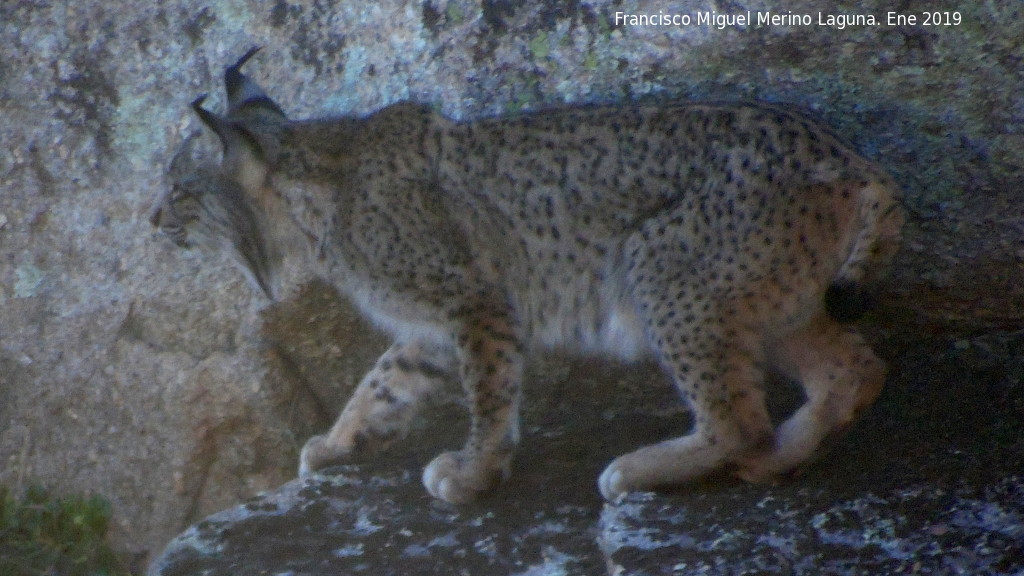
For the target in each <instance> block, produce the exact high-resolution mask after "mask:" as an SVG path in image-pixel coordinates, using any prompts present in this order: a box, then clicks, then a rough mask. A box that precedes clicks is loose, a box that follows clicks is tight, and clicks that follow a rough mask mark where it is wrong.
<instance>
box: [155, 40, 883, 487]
mask: <svg viewBox="0 0 1024 576" xmlns="http://www.w3.org/2000/svg"><path fill="white" fill-rule="evenodd" d="M253 53H254V51H251V52H250V53H248V54H246V55H245V56H244V57H243V58H242V59H241V60H239V62H238V63H236V64H234V65H233V66H230V67H228V68H227V70H226V72H225V84H226V88H227V96H228V98H227V100H228V106H227V112H226V113H225V114H224V115H218V114H215V113H212V112H209V111H208V110H206V109H205V108H203V106H202V99H199V100H197V101H196V102H194V104H193V108H194V109H195V112H196V113H197V114H198V115H199V116H200V118H201V119H202V120H203V122H204V123H205V124H206V125H207V126H208V127H210V128H211V129H212V130H213V131H214V132H215V133H216V134H217V135H218V136H219V137H220V140H221V141H222V143H223V147H224V152H223V159H222V160H221V161H220V162H215V161H212V160H211V161H206V160H203V159H201V158H195V157H194V156H195V155H194V154H188V153H183V154H180V155H179V157H178V158H177V159H176V160H175V162H174V163H173V165H172V172H173V174H172V176H173V180H174V185H173V186H172V188H171V189H170V190H169V192H168V193H166V194H165V195H164V196H163V197H162V198H161V199H159V201H158V203H157V206H156V208H155V210H154V212H153V216H152V220H153V222H154V224H156V225H158V226H160V227H161V228H163V229H164V230H165V231H166V232H168V233H169V234H170V235H171V237H172V238H174V239H175V240H176V241H177V242H178V243H179V244H181V245H185V246H187V245H191V244H193V243H195V244H201V245H206V246H212V247H214V248H216V249H218V250H223V251H225V252H227V253H228V254H230V255H231V256H232V257H233V258H234V259H235V261H236V262H237V263H238V264H239V265H240V268H241V269H242V270H243V271H244V272H245V273H246V274H247V275H248V276H249V277H250V278H251V279H252V280H253V282H254V284H255V285H256V286H257V287H258V288H259V289H260V290H262V291H264V292H266V293H267V294H268V295H272V294H273V293H274V290H275V286H276V283H277V278H276V276H277V270H278V268H279V265H280V264H279V263H280V261H281V259H282V258H283V257H285V256H290V255H291V254H290V251H294V250H296V247H295V246H296V245H295V243H293V242H286V241H285V239H284V238H285V236H287V233H286V232H285V231H291V232H289V233H294V235H295V237H298V238H301V239H302V240H301V244H304V246H303V247H301V249H302V250H303V251H305V252H306V253H307V254H308V255H309V257H308V258H307V259H306V261H307V262H308V263H309V266H311V267H314V268H315V272H316V273H317V274H318V275H319V276H321V277H322V278H324V279H326V280H327V281H329V282H331V283H333V284H334V285H336V286H337V287H338V288H339V289H340V290H342V291H343V292H344V293H345V294H347V295H348V296H349V297H350V298H351V300H352V302H353V303H354V304H355V305H356V306H357V307H358V308H359V309H361V310H362V311H363V312H364V313H365V314H366V316H367V317H369V318H370V319H372V320H373V321H374V322H375V323H376V324H377V325H378V326H380V327H381V328H382V329H383V330H386V331H387V332H389V333H390V334H392V335H393V336H394V341H395V343H394V345H393V346H392V347H391V348H390V349H389V350H388V351H386V352H385V353H384V355H383V356H381V358H380V360H379V361H378V362H377V364H376V365H375V366H374V367H373V368H372V369H371V371H370V372H369V373H368V374H367V375H366V377H365V378H364V379H363V381H362V383H361V384H360V385H359V387H358V388H357V389H356V390H355V392H354V395H353V397H352V399H351V400H350V401H349V403H348V405H347V406H346V407H345V409H344V410H343V411H342V413H341V415H340V417H339V418H338V421H337V423H336V424H335V425H334V426H333V428H332V429H331V430H330V431H328V432H327V433H326V434H325V435H323V436H317V437H314V438H312V439H310V440H309V441H308V442H307V443H306V446H305V448H304V449H303V451H302V455H301V463H300V473H302V474H307V473H311V472H313V471H314V470H317V469H319V468H322V467H325V466H327V465H328V464H331V463H334V462H338V461H343V460H344V459H345V458H347V457H349V456H350V455H352V454H353V453H355V452H359V451H370V450H377V449H381V448H383V447H385V446H387V445H388V444H389V443H391V442H393V441H395V440H396V439H398V438H401V437H402V435H403V434H404V432H405V431H406V428H407V426H408V424H409V422H410V420H411V419H412V417H413V415H414V413H415V411H416V409H417V407H418V406H419V405H420V404H421V401H422V400H423V398H424V397H426V396H427V395H429V394H430V393H431V392H432V391H433V390H434V389H435V388H436V387H437V386H439V385H440V384H441V383H442V382H444V381H445V380H449V379H457V380H459V381H460V382H461V384H462V386H463V388H464V389H465V392H466V395H467V398H468V405H469V408H470V413H471V424H470V430H469V434H468V438H467V440H466V443H465V445H464V446H463V448H461V449H460V450H457V451H453V452H447V453H444V454H441V455H440V456H438V457H437V458H435V459H434V460H433V461H432V462H431V463H430V464H429V465H428V466H427V467H426V470H425V471H424V474H423V482H424V484H425V485H426V488H427V490H428V491H429V492H430V493H431V494H433V495H434V496H436V497H438V498H442V499H444V500H447V501H450V502H466V501H470V500H472V499H473V498H475V497H476V496H477V495H479V494H480V493H481V492H484V491H486V490H488V489H490V488H492V487H493V486H494V485H495V484H497V483H498V482H500V481H502V480H504V479H506V478H507V477H508V476H509V473H510V469H511V468H510V462H511V459H512V455H513V452H514V450H515V448H516V446H517V445H518V444H519V424H518V414H519V406H520V402H521V392H520V390H521V387H520V380H521V376H522V367H523V363H524V356H525V355H526V354H528V353H529V352H530V351H531V350H536V349H539V348H545V347H559V348H562V349H568V350H573V351H576V352H579V353H581V354H595V355H605V356H613V357H617V358H622V359H634V358H642V357H649V358H652V359H654V360H655V361H657V362H658V363H659V364H660V366H661V367H662V368H663V370H664V373H665V375H666V378H669V379H671V380H672V381H673V382H674V383H675V385H676V386H677V387H678V388H679V390H680V391H681V393H682V396H683V398H684V399H685V401H687V402H688V403H689V405H690V408H691V409H692V411H693V414H694V425H693V429H692V430H690V431H689V432H688V433H687V434H684V435H681V436H679V437H677V438H673V439H668V440H665V441H664V442H661V443H659V444H655V445H651V446H646V447H641V448H639V449H637V450H636V451H635V452H632V453H629V454H626V455H623V456H620V457H619V458H616V459H615V460H614V461H612V462H611V463H610V464H609V465H608V467H607V468H606V470H605V471H604V473H603V474H602V475H601V477H600V479H599V482H598V483H599V488H600V490H601V492H602V493H603V494H604V495H605V496H606V497H608V498H614V497H616V496H617V495H619V494H622V493H624V492H628V491H634V490H648V489H652V488H655V487H658V486H662V485H666V484H675V483H682V482H687V481H690V480H694V479H697V478H699V477H701V476H703V475H706V474H708V473H711V472H714V471H717V470H720V469H729V470H734V471H735V473H736V474H737V475H738V476H740V477H741V478H744V479H746V480H750V481H758V480H764V479H768V478H772V477H775V476H778V475H781V474H785V473H787V472H789V471H791V470H793V469H794V468H796V467H798V466H800V465H801V464H803V463H805V462H807V461H808V460H809V459H811V457H812V456H814V454H815V452H816V451H818V449H819V447H821V446H822V445H823V443H824V441H825V440H826V439H827V438H828V437H829V436H830V435H832V434H833V433H835V432H837V431H839V430H841V429H843V428H844V427H846V426H847V425H849V424H850V423H851V422H852V421H853V420H854V419H855V418H856V416H857V415H858V414H859V413H860V412H861V411H862V410H864V409H865V408H866V407H868V406H869V405H870V404H871V403H872V402H873V401H874V399H875V398H876V397H877V395H878V394H879V391H880V390H881V387H882V384H883V381H884V379H885V367H884V365H883V363H882V362H881V361H880V360H879V359H878V358H877V357H876V356H875V354H874V353H873V352H872V351H871V349H870V348H869V347H868V345H867V344H866V343H865V341H864V340H863V338H862V337H861V336H860V335H859V334H858V333H857V332H856V331H855V330H854V329H853V328H852V327H850V326H848V325H844V324H841V323H840V322H838V321H837V320H836V319H835V318H834V317H839V318H841V319H843V320H847V319H849V317H851V314H850V312H851V311H850V310H849V309H848V308H843V307H842V306H840V305H841V304H842V303H844V302H846V303H851V302H852V303H854V304H859V303H862V302H865V301H866V299H865V298H864V297H863V293H864V290H865V289H866V288H868V287H870V286H871V285H872V284H873V283H874V282H875V280H877V279H878V277H879V276H880V275H881V274H883V273H884V272H885V270H886V268H887V265H888V262H889V261H890V259H891V257H892V256H893V254H894V253H895V251H896V250H897V247H898V241H899V234H900V226H901V224H902V220H903V216H902V211H901V209H900V207H899V203H898V201H897V199H896V187H895V185H894V184H893V182H892V180H891V179H890V178H889V176H888V175H886V173H885V172H884V171H883V170H882V169H880V168H879V167H878V166H876V165H875V164H873V163H872V162H870V161H868V160H866V159H865V158H863V157H861V156H859V155H858V154H856V153H855V152H854V151H852V150H851V149H850V148H849V147H847V146H845V145H844V144H842V143H841V142H839V141H838V140H837V139H836V138H835V137H834V136H832V135H831V134H830V133H829V132H828V131H827V130H825V129H823V128H821V127H820V126H819V125H818V124H816V123H814V122H813V121H811V120H808V119H807V118H805V117H803V116H801V115H800V114H798V113H795V112H792V111H790V110H788V109H785V108H782V107H778V106H771V105H765V104H758V103H731V104H723V103H693V104H681V105H677V106H663V107H618V108H571V109H565V110H558V111H548V112H541V113H536V114H529V115H523V116H516V117H511V118H494V119H486V120H479V121H474V122H453V121H450V120H448V119H445V118H444V117H441V116H439V115H438V114H436V113H434V112H432V111H430V110H429V109H427V108H424V107H421V106H415V105H410V104H398V105H394V106H390V107H387V108H384V109H383V110H381V111H379V112H377V113H375V114H372V115H370V116H368V117H362V118H354V117H343V118H333V119H321V120H310V121H292V120H289V119H287V118H286V117H285V115H284V113H283V112H282V109H281V108H280V107H279V106H278V105H277V104H275V103H274V102H273V101H272V100H271V99H270V98H269V97H268V96H267V95H266V94H265V93H264V92H263V91H262V90H261V89H260V88H259V87H258V86H256V84H255V83H253V82H252V81H251V80H250V79H249V78H247V77H246V76H244V75H243V74H242V73H241V71H240V69H241V67H242V65H243V64H244V63H245V62H246V60H248V59H249V57H251V56H252V54H253ZM767 371H777V372H780V373H782V374H784V375H786V376H788V377H791V378H792V379H794V380H796V381H798V382H799V383H800V384H801V385H802V386H803V388H804V390H805V392H806V403H805V404H804V405H803V406H802V407H800V408H799V409H798V410H797V411H796V412H795V413H794V414H792V415H791V416H790V417H789V418H788V419H787V420H785V421H784V422H782V423H781V424H779V425H778V426H773V424H772V422H771V421H770V420H769V417H768V413H767V411H766V408H765V394H766V390H765V387H764V386H763V383H764V378H765V373H766V372H767Z"/></svg>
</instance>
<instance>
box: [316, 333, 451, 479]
mask: <svg viewBox="0 0 1024 576" xmlns="http://www.w3.org/2000/svg"><path fill="white" fill-rule="evenodd" d="M454 367H455V355H454V353H453V351H452V350H450V349H446V348H444V347H442V346H439V345H434V344H430V343H424V342H411V343H396V344H394V345H392V346H391V348H389V349H388V350H387V351H386V352H385V353H384V354H383V355H382V356H381V357H380V359H378V360H377V363H376V364H375V365H374V367H373V369H372V370H370V372H369V373H368V374H366V376H365V377H364V378H363V380H362V381H361V382H360V383H359V386H358V387H356V390H355V392H354V393H353V394H352V398H351V399H350V400H349V401H348V404H346V405H345V408H344V410H342V412H341V415H340V416H338V420H337V422H335V424H334V426H333V427H332V428H331V430H330V431H329V432H328V433H327V434H324V435H321V436H314V437H312V438H310V439H309V440H308V441H307V442H306V445H305V446H304V447H303V448H302V454H301V456H300V457H299V475H300V476H306V475H308V474H309V473H311V472H313V471H315V470H318V469H321V468H324V467H327V466H329V465H331V464H336V463H339V462H342V461H344V460H346V459H347V458H349V457H350V456H351V455H353V454H354V453H372V452H375V451H378V450H382V449H384V448H386V447H387V446H389V445H390V444H391V443H392V442H393V441H395V440H397V439H399V438H402V437H404V436H405V435H406V434H407V433H408V431H409V425H410V423H411V422H412V420H413V418H414V417H415V416H416V413H417V411H418V409H419V408H420V407H421V406H422V405H423V401H424V400H425V399H426V398H427V397H428V396H430V395H431V394H432V393H434V392H435V391H436V390H438V389H439V388H441V387H442V386H443V384H444V382H445V380H447V379H449V378H452V377H453V375H454V374H453V370H454Z"/></svg>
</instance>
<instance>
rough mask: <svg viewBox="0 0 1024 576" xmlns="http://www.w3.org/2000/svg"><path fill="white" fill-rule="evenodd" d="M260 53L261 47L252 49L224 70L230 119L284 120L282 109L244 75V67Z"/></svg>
mask: <svg viewBox="0 0 1024 576" xmlns="http://www.w3.org/2000/svg"><path fill="white" fill-rule="evenodd" d="M259 51H260V47H259V46H254V47H252V48H250V49H249V51H248V52H246V53H245V54H243V55H242V57H241V58H239V59H238V61H237V62H235V63H234V64H233V65H231V66H228V67H227V68H225V69H224V89H225V91H226V92H227V95H228V117H237V116H241V115H249V114H255V115H257V116H259V117H261V118H264V119H267V118H268V117H269V118H271V119H274V118H276V119H278V120H283V119H285V114H284V111H283V110H281V107H280V106H278V105H277V103H276V102H274V101H273V100H271V99H270V97H269V96H267V94H266V92H264V91H263V89H262V88H260V86H259V84H256V82H254V81H253V80H252V79H251V78H249V77H248V76H246V75H245V74H242V66H244V65H245V63H246V62H248V61H249V59H250V58H252V57H253V56H254V55H256V53H257V52H259Z"/></svg>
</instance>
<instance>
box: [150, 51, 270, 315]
mask: <svg viewBox="0 0 1024 576" xmlns="http://www.w3.org/2000/svg"><path fill="white" fill-rule="evenodd" d="M257 50H258V48H253V49H252V50H250V51H249V52H247V53H246V54H245V55H244V56H242V58H241V59H239V60H238V62H236V63H235V64H234V65H233V66H229V67H228V68H227V69H226V70H225V71H224V84H225V88H226V89H227V100H228V112H227V114H226V115H225V116H218V115H217V114H214V113H212V112H209V111H208V110H206V109H204V108H203V106H202V104H203V101H204V100H205V96H200V97H199V98H197V99H196V100H195V101H193V102H192V109H193V110H194V111H195V113H196V114H197V115H198V116H199V118H200V119H201V120H202V121H203V123H204V124H205V125H206V126H207V127H209V128H210V129H212V130H213V131H214V133H216V134H217V136H218V137H219V138H220V141H221V144H222V146H223V155H222V158H221V161H220V163H219V164H218V163H216V162H215V161H211V160H209V154H205V153H204V152H205V150H204V149H203V147H202V146H201V142H200V140H199V138H198V135H192V136H190V137H188V138H186V139H185V141H184V142H183V143H182V145H181V147H180V148H179V150H178V152H177V154H175V156H174V158H173V160H172V161H171V165H170V167H169V170H168V176H169V179H170V181H171V186H170V187H169V189H167V190H166V191H164V192H163V193H162V194H161V195H160V197H159V198H158V199H157V201H156V204H155V205H154V207H153V210H152V213H151V215H150V222H152V224H153V225H154V226H156V227H157V228H159V229H160V231H161V232H163V233H164V234H165V235H166V236H168V237H169V238H170V239H171V240H172V241H173V242H174V243H175V244H177V245H178V246H181V247H183V248H191V247H193V246H196V247H200V248H203V249H208V250H211V251H214V252H220V253H223V254H227V255H228V256H229V257H230V258H231V260H232V261H234V263H235V264H237V265H238V267H239V268H240V269H241V270H242V272H243V273H244V274H245V275H246V277H248V278H249V280H250V281H251V282H252V283H253V284H254V285H255V286H256V287H257V288H259V289H260V291H262V292H263V293H264V294H266V295H267V296H268V297H270V298H273V287H274V282H273V280H274V271H275V268H276V265H277V258H276V257H274V256H273V255H272V250H271V249H272V247H271V246H268V242H267V240H268V238H267V230H266V226H265V218H266V216H265V214H264V213H263V211H262V209H261V207H260V198H261V194H262V193H263V191H264V189H265V188H266V186H267V182H266V181H267V177H268V173H269V170H270V167H271V166H272V164H273V161H274V157H275V155H276V150H277V146H276V143H277V137H276V134H277V131H278V130H279V128H280V126H281V125H282V124H283V123H284V122H285V121H286V118H285V116H284V113H283V112H282V111H281V109H280V108H279V107H278V106H277V104H275V103H274V102H273V101H272V100H271V99H270V98H268V97H267V95H266V94H265V93H264V92H263V90H261V89H260V87H259V86H257V85H256V84H255V83H254V82H253V81H252V80H250V79H249V78H248V77H246V76H244V75H243V74H242V73H241V71H240V69H241V67H242V65H243V64H245V62H246V61H247V60H248V59H249V58H251V57H252V56H253V54H255V53H256V51H257Z"/></svg>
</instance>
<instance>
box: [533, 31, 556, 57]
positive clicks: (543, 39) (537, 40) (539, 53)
mask: <svg viewBox="0 0 1024 576" xmlns="http://www.w3.org/2000/svg"><path fill="white" fill-rule="evenodd" d="M530 54H532V55H533V59H534V61H537V60H544V59H545V58H547V57H548V55H549V54H551V44H550V43H549V42H548V33H547V32H541V33H540V34H538V35H537V36H535V37H534V38H533V40H530Z"/></svg>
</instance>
